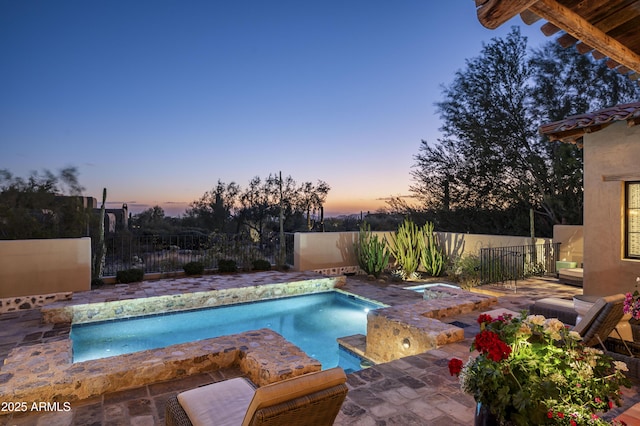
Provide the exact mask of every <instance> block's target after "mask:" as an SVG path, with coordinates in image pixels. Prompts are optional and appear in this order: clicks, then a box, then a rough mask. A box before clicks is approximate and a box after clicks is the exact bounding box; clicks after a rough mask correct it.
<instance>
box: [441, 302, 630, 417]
mask: <svg viewBox="0 0 640 426" xmlns="http://www.w3.org/2000/svg"><path fill="white" fill-rule="evenodd" d="M478 324H479V325H480V333H478V334H477V335H476V337H475V339H474V341H473V343H472V345H471V350H475V351H478V352H479V354H478V355H477V356H476V357H473V358H471V359H470V360H469V361H468V362H466V364H465V363H464V362H463V361H462V360H460V359H455V358H454V359H452V360H451V361H450V362H449V370H450V372H451V374H454V375H458V376H459V377H460V385H461V388H462V390H463V391H464V392H466V393H468V394H470V395H472V396H473V397H474V399H475V400H476V401H477V402H479V403H481V404H482V405H484V406H487V407H489V408H490V410H491V412H492V413H493V414H494V415H496V417H497V420H498V422H497V423H499V424H509V425H523V426H524V425H531V424H535V425H543V424H561V425H567V424H569V421H568V420H571V424H579V425H586V424H589V425H605V424H609V423H608V422H607V421H605V420H604V419H602V418H601V417H600V416H599V414H600V413H603V412H606V411H608V410H609V409H610V408H613V406H614V405H618V406H620V405H621V393H620V391H621V388H622V387H628V386H630V381H629V379H628V378H627V377H626V376H625V373H624V372H625V371H628V367H627V365H626V364H625V363H624V362H621V361H615V360H614V359H613V358H611V357H610V356H608V355H607V354H604V353H602V351H600V350H598V349H595V348H591V347H586V346H584V345H583V344H582V343H581V341H580V340H581V339H582V337H581V336H580V335H579V334H578V333H577V332H575V331H571V330H570V329H569V328H567V327H565V325H564V324H563V323H562V322H560V321H558V320H557V319H555V318H549V319H547V318H545V317H543V316H541V315H531V316H527V314H526V312H523V313H522V314H521V316H519V317H512V316H511V315H508V314H507V315H505V316H500V317H498V318H492V317H491V316H489V315H486V314H481V315H480V316H479V317H478Z"/></svg>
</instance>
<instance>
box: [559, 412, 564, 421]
mask: <svg viewBox="0 0 640 426" xmlns="http://www.w3.org/2000/svg"><path fill="white" fill-rule="evenodd" d="M558 417H559V418H561V419H564V413H563V412H561V411H560V412H558Z"/></svg>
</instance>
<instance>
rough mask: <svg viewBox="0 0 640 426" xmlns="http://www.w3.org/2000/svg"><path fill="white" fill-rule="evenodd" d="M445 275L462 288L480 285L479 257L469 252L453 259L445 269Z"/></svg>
mask: <svg viewBox="0 0 640 426" xmlns="http://www.w3.org/2000/svg"><path fill="white" fill-rule="evenodd" d="M447 275H448V276H449V278H451V279H452V280H453V281H455V282H457V283H459V284H460V287H463V288H470V287H476V286H478V285H480V278H481V274H480V257H479V256H477V255H475V254H469V255H466V256H463V257H458V258H456V259H454V261H453V262H452V264H451V266H450V267H449V269H448V271H447Z"/></svg>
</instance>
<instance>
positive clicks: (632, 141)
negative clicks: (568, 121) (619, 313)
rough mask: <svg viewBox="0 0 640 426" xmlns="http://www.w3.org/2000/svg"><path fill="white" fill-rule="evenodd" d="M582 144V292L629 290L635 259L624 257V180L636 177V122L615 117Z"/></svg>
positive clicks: (638, 268)
mask: <svg viewBox="0 0 640 426" xmlns="http://www.w3.org/2000/svg"><path fill="white" fill-rule="evenodd" d="M583 143H584V153H583V154H584V276H583V288H584V294H588V295H609V294H614V293H624V292H627V291H633V289H634V285H635V280H636V277H638V276H640V261H638V260H630V259H624V246H623V243H624V240H623V232H624V183H625V181H640V126H633V127H628V126H627V123H626V122H625V121H618V122H616V123H613V124H611V125H610V126H608V127H607V128H605V129H603V130H600V131H598V132H594V133H587V134H585V136H584V142H583Z"/></svg>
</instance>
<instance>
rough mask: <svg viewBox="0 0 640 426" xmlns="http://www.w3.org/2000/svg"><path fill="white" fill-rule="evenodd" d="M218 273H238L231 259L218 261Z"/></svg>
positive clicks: (234, 262) (236, 266)
mask: <svg viewBox="0 0 640 426" xmlns="http://www.w3.org/2000/svg"><path fill="white" fill-rule="evenodd" d="M218 272H238V265H237V264H236V261H235V260H233V259H220V260H218Z"/></svg>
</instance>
